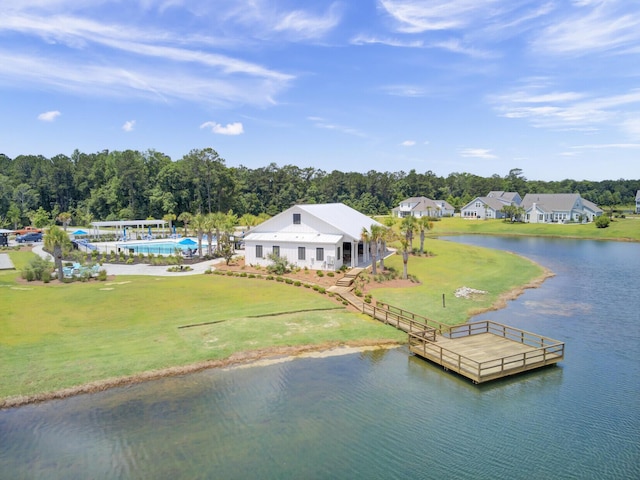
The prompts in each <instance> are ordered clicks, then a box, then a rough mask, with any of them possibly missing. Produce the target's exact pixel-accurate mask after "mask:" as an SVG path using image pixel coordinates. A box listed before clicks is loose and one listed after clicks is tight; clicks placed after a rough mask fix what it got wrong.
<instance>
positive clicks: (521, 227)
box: [428, 217, 640, 242]
mask: <svg viewBox="0 0 640 480" xmlns="http://www.w3.org/2000/svg"><path fill="white" fill-rule="evenodd" d="M428 234H429V235H430V236H438V235H459V234H483V235H513V236H539V237H568V238H582V239H594V240H618V241H632V242H640V217H630V218H616V219H614V221H613V222H611V223H610V224H609V227H607V228H597V227H596V226H595V225H594V224H593V223H585V224H575V223H569V224H566V225H565V224H549V223H509V222H503V221H502V220H465V219H462V218H459V217H454V218H443V219H442V220H441V221H439V222H434V223H433V229H432V230H431V231H429V232H428Z"/></svg>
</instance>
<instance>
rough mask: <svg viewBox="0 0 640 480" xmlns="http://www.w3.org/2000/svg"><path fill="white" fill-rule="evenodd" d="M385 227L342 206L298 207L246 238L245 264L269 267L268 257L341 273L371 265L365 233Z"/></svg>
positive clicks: (290, 209)
mask: <svg viewBox="0 0 640 480" xmlns="http://www.w3.org/2000/svg"><path fill="white" fill-rule="evenodd" d="M372 225H379V226H381V227H382V225H381V224H380V223H378V222H376V221H375V220H373V219H372V218H370V217H367V216H366V215H364V214H362V213H360V212H358V211H357V210H354V209H353V208H351V207H348V206H346V205H344V204H342V203H328V204H317V205H295V206H293V207H291V208H289V209H287V210H285V211H284V212H282V213H280V214H278V215H276V216H275V217H273V218H270V219H269V220H266V221H265V222H263V223H261V224H260V225H258V226H256V227H254V228H252V229H251V231H250V232H249V233H248V234H247V235H246V236H245V238H244V240H245V263H247V264H251V265H262V266H268V265H270V264H271V263H272V262H271V260H269V258H268V255H269V254H271V253H276V254H277V255H279V256H280V257H286V258H287V261H288V262H289V263H290V264H293V265H296V266H297V267H300V268H304V267H307V268H309V269H313V270H338V269H340V267H342V265H346V266H348V267H357V266H359V265H360V266H363V265H366V264H368V263H369V262H370V261H371V258H370V254H369V245H368V243H365V242H363V241H362V239H361V236H362V230H363V229H366V230H367V231H369V232H370V231H371V226H372Z"/></svg>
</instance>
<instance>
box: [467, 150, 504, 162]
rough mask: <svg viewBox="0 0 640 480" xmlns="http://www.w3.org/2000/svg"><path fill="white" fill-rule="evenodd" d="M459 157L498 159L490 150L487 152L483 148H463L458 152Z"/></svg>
mask: <svg viewBox="0 0 640 480" xmlns="http://www.w3.org/2000/svg"><path fill="white" fill-rule="evenodd" d="M460 155H461V156H463V157H471V158H483V159H486V160H489V159H493V158H498V157H496V156H495V155H493V154H492V153H491V150H487V149H485V148H463V149H462V150H460Z"/></svg>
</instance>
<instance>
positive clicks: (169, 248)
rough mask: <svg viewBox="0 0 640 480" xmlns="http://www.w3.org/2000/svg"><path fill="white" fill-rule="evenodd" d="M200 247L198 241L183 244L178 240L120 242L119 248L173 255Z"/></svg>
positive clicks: (135, 251)
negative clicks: (191, 243)
mask: <svg viewBox="0 0 640 480" xmlns="http://www.w3.org/2000/svg"><path fill="white" fill-rule="evenodd" d="M206 245H207V244H206V243H205V242H203V244H202V246H203V248H206ZM197 248H198V243H197V242H196V243H195V244H193V245H181V244H180V243H178V242H149V243H119V244H118V249H119V250H123V251H125V252H129V253H131V251H133V253H143V254H145V255H148V254H150V253H153V254H154V255H173V254H174V253H176V250H177V251H178V253H180V252H181V251H186V250H194V249H197Z"/></svg>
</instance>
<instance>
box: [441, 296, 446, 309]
mask: <svg viewBox="0 0 640 480" xmlns="http://www.w3.org/2000/svg"><path fill="white" fill-rule="evenodd" d="M442 308H446V305H445V302H444V293H443V294H442Z"/></svg>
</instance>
